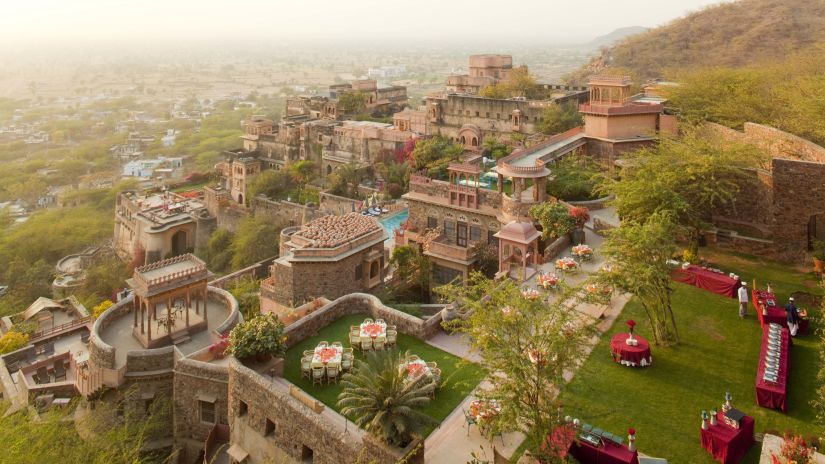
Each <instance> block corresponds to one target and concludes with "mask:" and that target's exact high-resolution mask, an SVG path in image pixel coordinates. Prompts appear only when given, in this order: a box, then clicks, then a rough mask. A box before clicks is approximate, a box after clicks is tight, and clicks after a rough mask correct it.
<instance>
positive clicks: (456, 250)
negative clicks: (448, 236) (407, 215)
mask: <svg viewBox="0 0 825 464" xmlns="http://www.w3.org/2000/svg"><path fill="white" fill-rule="evenodd" d="M468 244H469V242H468ZM428 252H429V253H430V254H433V255H437V256H442V257H445V258H452V259H456V260H460V261H472V258H473V256H472V252H471V251H470V249H469V248H465V247H460V246H457V245H451V244H449V243H445V242H443V241H434V242H430V248H429V250H428Z"/></svg>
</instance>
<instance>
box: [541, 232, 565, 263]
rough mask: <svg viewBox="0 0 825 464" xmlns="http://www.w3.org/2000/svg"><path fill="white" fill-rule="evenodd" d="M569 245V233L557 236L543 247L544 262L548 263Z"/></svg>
mask: <svg viewBox="0 0 825 464" xmlns="http://www.w3.org/2000/svg"><path fill="white" fill-rule="evenodd" d="M569 246H570V234H565V235H563V236H561V237H559V238H557V239H556V240H555V241H554V242H553V243H551V244H549V245H547V247H545V248H544V262H545V263H549V262H551V261H552V260H553V259H555V258H556V256H558V255H559V253H561V252H562V251H563V250H565V249H566V248H567V247H569Z"/></svg>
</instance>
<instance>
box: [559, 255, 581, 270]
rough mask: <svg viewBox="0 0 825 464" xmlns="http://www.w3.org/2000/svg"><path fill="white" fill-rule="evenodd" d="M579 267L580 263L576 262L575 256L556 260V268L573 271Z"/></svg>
mask: <svg viewBox="0 0 825 464" xmlns="http://www.w3.org/2000/svg"><path fill="white" fill-rule="evenodd" d="M577 267H579V263H577V262H576V260H574V259H573V258H569V257H568V258H561V259H557V260H556V269H560V270H562V271H572V270H574V269H576V268H577Z"/></svg>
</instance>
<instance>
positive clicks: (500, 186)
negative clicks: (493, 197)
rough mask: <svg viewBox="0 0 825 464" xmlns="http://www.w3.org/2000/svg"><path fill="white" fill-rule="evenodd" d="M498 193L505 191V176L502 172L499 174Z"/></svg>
mask: <svg viewBox="0 0 825 464" xmlns="http://www.w3.org/2000/svg"><path fill="white" fill-rule="evenodd" d="M497 183H498V193H503V192H504V176H502V175H501V174H499V175H498V182H497Z"/></svg>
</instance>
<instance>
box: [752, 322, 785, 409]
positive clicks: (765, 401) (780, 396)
mask: <svg viewBox="0 0 825 464" xmlns="http://www.w3.org/2000/svg"><path fill="white" fill-rule="evenodd" d="M762 332H763V333H762V349H761V350H760V352H759V368H758V369H757V370H756V403H757V404H758V405H759V406H762V407H763V408H771V409H779V410H781V411H782V412H785V411H786V410H787V404H786V398H787V396H788V390H787V389H788V371H789V370H790V368H791V364H790V362H791V334H790V332H788V329H786V328H782V338H781V341H780V343H779V344H780V353H779V373H778V375H777V382H776V383H773V382H768V381H767V380H764V379H763V378H762V376H763V374H764V373H765V356H766V354H767V352H768V334H769V331H768V330H767V326H766V328H765V330H763V331H762Z"/></svg>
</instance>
